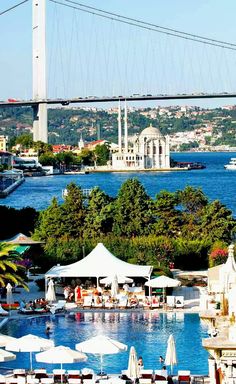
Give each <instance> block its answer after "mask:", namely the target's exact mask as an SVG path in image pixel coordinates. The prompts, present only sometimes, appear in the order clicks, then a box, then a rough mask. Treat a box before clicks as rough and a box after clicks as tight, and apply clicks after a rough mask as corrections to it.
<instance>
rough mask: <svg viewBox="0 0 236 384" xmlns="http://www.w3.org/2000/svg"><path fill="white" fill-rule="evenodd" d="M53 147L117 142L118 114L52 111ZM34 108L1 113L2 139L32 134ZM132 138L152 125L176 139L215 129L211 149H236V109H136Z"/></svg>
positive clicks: (130, 115)
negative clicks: (179, 134)
mask: <svg viewBox="0 0 236 384" xmlns="http://www.w3.org/2000/svg"><path fill="white" fill-rule="evenodd" d="M48 120H49V127H48V130H49V143H51V144H61V143H63V144H71V145H76V144H77V143H78V141H79V139H80V137H81V134H82V136H83V139H85V140H86V141H93V140H96V139H97V138H98V135H99V134H100V138H101V139H106V140H109V141H113V142H117V131H118V122H117V111H116V110H115V109H114V110H112V109H110V110H101V109H96V108H91V109H88V108H84V109H82V108H74V107H73V108H68V107H67V108H61V109H59V108H54V109H49V110H48ZM32 123H33V121H32V110H31V108H30V107H24V108H21V107H14V108H1V109H0V135H8V136H9V138H13V137H14V136H19V135H21V134H23V133H28V132H32ZM128 124H129V135H134V134H136V133H139V132H141V131H142V130H143V129H144V128H146V127H147V126H149V125H150V124H152V125H153V126H155V127H158V128H159V129H160V131H161V132H162V133H163V134H170V135H173V134H175V133H177V132H184V131H186V132H188V131H193V130H195V129H201V128H202V127H206V126H210V125H211V126H212V127H213V129H212V134H213V135H215V137H214V140H212V143H211V139H208V141H209V144H211V145H221V144H226V145H231V146H236V109H231V110H229V109H223V108H216V109H211V110H208V109H200V108H198V107H190V108H187V107H186V110H185V111H183V108H182V107H177V106H176V107H169V108H152V109H151V108H143V109H135V110H134V109H133V110H132V111H129V113H128Z"/></svg>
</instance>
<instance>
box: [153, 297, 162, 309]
mask: <svg viewBox="0 0 236 384" xmlns="http://www.w3.org/2000/svg"><path fill="white" fill-rule="evenodd" d="M151 300H152V304H151V308H152V309H155V308H160V301H159V298H158V297H156V296H152V299H151Z"/></svg>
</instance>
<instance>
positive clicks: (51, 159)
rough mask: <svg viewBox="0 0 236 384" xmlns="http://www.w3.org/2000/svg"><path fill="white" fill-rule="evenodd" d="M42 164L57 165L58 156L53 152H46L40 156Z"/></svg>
mask: <svg viewBox="0 0 236 384" xmlns="http://www.w3.org/2000/svg"><path fill="white" fill-rule="evenodd" d="M39 162H40V164H42V165H43V166H44V165H52V166H55V165H56V163H57V159H56V157H55V156H54V155H53V153H51V152H45V153H43V154H42V155H41V156H40V157H39Z"/></svg>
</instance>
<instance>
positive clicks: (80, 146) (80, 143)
mask: <svg viewBox="0 0 236 384" xmlns="http://www.w3.org/2000/svg"><path fill="white" fill-rule="evenodd" d="M78 147H79V149H80V150H81V149H83V148H84V140H83V137H82V133H81V136H80V140H79V143H78Z"/></svg>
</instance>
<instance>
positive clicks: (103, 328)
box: [1, 312, 208, 374]
mask: <svg viewBox="0 0 236 384" xmlns="http://www.w3.org/2000/svg"><path fill="white" fill-rule="evenodd" d="M47 326H50V328H51V330H52V332H51V334H50V336H49V337H50V338H51V339H52V340H54V342H55V345H65V346H69V347H71V348H75V344H76V343H79V342H81V341H84V340H86V339H88V338H90V337H93V336H96V335H98V334H104V335H107V336H109V337H111V338H113V339H116V340H119V341H121V342H122V343H125V344H127V346H128V350H127V352H121V353H119V354H116V355H106V356H105V357H104V369H105V371H106V372H109V373H120V371H121V370H122V369H126V368H127V366H128V355H129V348H130V347H131V346H132V345H133V346H134V347H135V349H136V351H137V354H138V355H140V356H142V357H143V361H144V368H145V369H160V363H159V356H160V355H162V356H165V353H166V345H167V340H168V337H169V335H170V334H171V333H172V334H173V335H174V338H175V342H176V350H177V359H178V365H177V367H175V368H174V372H177V370H178V369H190V370H191V373H193V374H208V353H207V352H206V350H205V349H203V347H202V345H201V344H202V341H201V339H202V338H204V337H207V327H206V326H205V325H204V324H203V323H202V322H201V321H200V319H199V316H198V315H197V314H184V313H180V312H179V313H174V312H168V313H158V312H130V313H128V312H83V313H82V312H80V313H76V314H66V315H56V316H55V315H50V316H46V317H24V318H22V319H20V320H19V319H17V320H16V319H12V320H10V321H8V323H6V324H5V325H4V326H3V327H2V328H1V332H2V333H5V334H8V335H11V336H15V337H21V336H24V335H26V334H28V333H31V334H35V335H38V336H41V337H46V335H45V329H46V327H47ZM2 365H4V367H8V368H19V367H21V368H23V367H25V368H28V367H29V354H28V353H18V354H17V359H16V360H14V361H12V362H8V363H2V364H1V366H2ZM43 366H44V367H45V368H47V369H48V370H49V371H50V370H52V369H54V368H58V367H59V366H58V365H50V364H43ZM33 367H34V368H42V363H37V362H36V361H35V359H33ZM63 367H65V368H66V369H82V368H84V367H90V368H93V369H94V371H95V372H98V370H99V357H98V356H94V355H92V354H88V360H87V362H86V363H77V364H65V366H63Z"/></svg>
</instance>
